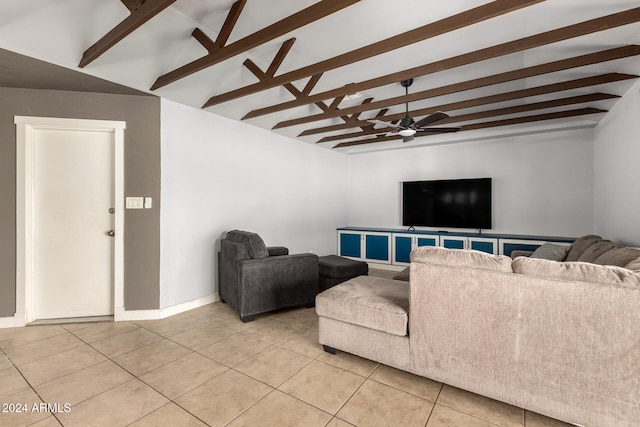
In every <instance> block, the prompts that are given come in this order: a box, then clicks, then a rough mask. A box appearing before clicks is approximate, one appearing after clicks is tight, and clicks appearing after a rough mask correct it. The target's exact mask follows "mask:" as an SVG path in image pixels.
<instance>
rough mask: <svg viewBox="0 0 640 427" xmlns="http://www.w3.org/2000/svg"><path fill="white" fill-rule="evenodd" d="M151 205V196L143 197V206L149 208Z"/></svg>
mask: <svg viewBox="0 0 640 427" xmlns="http://www.w3.org/2000/svg"><path fill="white" fill-rule="evenodd" d="M152 207H153V201H152V199H151V197H145V198H144V208H145V209H151V208H152Z"/></svg>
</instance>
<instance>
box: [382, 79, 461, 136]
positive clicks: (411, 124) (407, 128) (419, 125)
mask: <svg viewBox="0 0 640 427" xmlns="http://www.w3.org/2000/svg"><path fill="white" fill-rule="evenodd" d="M400 84H401V85H402V87H403V88H404V89H405V95H407V96H408V95H409V86H411V85H412V84H413V79H407V80H403V81H401V82H400ZM448 117H449V115H448V114H446V113H443V112H442V111H437V112H435V113H433V114H429V115H428V116H427V117H425V118H423V119H420V120H419V121H417V122H416V121H415V120H413V118H412V117H411V116H409V103H408V102H407V103H405V115H404V118H403V119H402V120H400V123H398V124H397V125H396V124H394V123H388V122H383V121H382V120H369V123H373V124H377V125H382V126H385V127H386V128H394V129H397V130H395V131H393V132H391V133H390V134H391V135H393V134H394V133H397V134H398V135H400V136H401V137H402V142H409V141H412V140H413V136H414V135H415V134H416V133H417V132H429V133H450V132H457V131H459V130H460V128H459V127H447V128H428V127H426V126H428V125H430V124H432V123H435V122H439V121H440V120H444V119H446V118H448ZM380 133H384V134H387V133H389V132H388V130H387V129H385V128H381V129H380Z"/></svg>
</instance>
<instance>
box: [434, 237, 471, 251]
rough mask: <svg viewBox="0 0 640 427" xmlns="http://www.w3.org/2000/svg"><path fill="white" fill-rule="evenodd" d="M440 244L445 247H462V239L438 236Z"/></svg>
mask: <svg viewBox="0 0 640 427" xmlns="http://www.w3.org/2000/svg"><path fill="white" fill-rule="evenodd" d="M440 240H442V246H444V247H445V248H447V249H464V242H465V241H464V239H454V238H451V237H440Z"/></svg>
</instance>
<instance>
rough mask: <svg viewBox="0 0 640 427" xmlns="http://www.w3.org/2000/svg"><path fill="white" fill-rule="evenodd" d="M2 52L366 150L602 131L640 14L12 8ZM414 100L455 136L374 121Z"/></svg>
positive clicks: (257, 6) (25, 4) (620, 3)
mask: <svg viewBox="0 0 640 427" xmlns="http://www.w3.org/2000/svg"><path fill="white" fill-rule="evenodd" d="M0 48H5V49H8V50H11V51H14V52H18V53H22V54H25V55H29V56H33V57H36V58H39V59H42V60H45V61H48V62H51V63H53V64H57V65H61V66H63V67H66V68H69V69H72V70H78V71H81V72H83V73H85V74H89V75H93V76H96V77H99V78H101V79H105V80H108V81H110V82H114V83H117V84H119V85H123V86H127V87H130V88H133V89H135V90H138V91H143V92H146V93H152V94H154V95H157V96H161V97H164V98H167V99H170V100H173V101H176V102H179V103H183V104H186V105H190V106H193V107H195V108H204V109H205V110H206V111H209V112H212V113H215V114H219V115H222V116H226V117H229V118H232V119H235V120H241V121H245V122H247V123H250V124H252V125H255V126H259V127H262V128H265V129H269V130H272V131H273V132H277V133H279V134H282V135H285V136H288V137H291V138H296V139H298V140H299V141H300V143H308V144H318V145H319V146H321V147H325V148H327V149H333V150H339V151H344V152H349V153H357V152H362V151H370V150H379V149H396V148H405V147H411V146H420V145H428V144H442V143H455V142H468V141H475V140H481V139H491V138H497V137H501V136H505V135H519V134H526V133H541V134H542V133H546V132H555V131H560V130H567V129H576V128H584V127H593V126H595V125H596V124H597V123H598V122H599V120H601V119H602V117H604V116H605V114H606V113H607V111H608V110H609V109H610V108H611V107H612V106H613V104H614V103H615V102H616V100H617V99H618V97H619V96H621V95H622V94H624V93H625V91H627V90H628V89H629V88H630V86H631V85H632V84H633V82H634V81H635V80H636V79H637V75H636V74H640V2H639V1H638V0H496V1H490V2H488V1H486V0H456V1H449V2H433V1H424V0H402V1H396V2H390V1H388V0H296V1H280V0H236V1H233V0H56V1H46V2H43V1H42V0H3V1H2V2H1V3H0ZM0 61H2V58H1V57H0ZM0 65H1V66H2V67H5V68H6V64H1V63H0ZM405 79H413V84H412V85H411V86H410V87H409V88H407V90H408V95H406V94H405V88H404V87H402V86H401V84H400V82H401V81H403V80H405ZM406 102H409V104H408V110H409V115H410V116H411V117H412V118H413V119H415V121H420V120H421V119H423V118H425V117H427V116H429V115H430V114H433V113H435V112H437V111H444V112H446V113H447V114H448V115H449V116H450V117H449V118H446V119H444V120H440V121H437V122H435V123H433V124H432V125H431V126H430V127H436V128H439V127H449V128H451V127H459V128H460V131H459V132H455V133H435V132H436V131H433V132H418V133H417V134H416V135H415V137H414V139H413V140H412V141H410V142H403V138H402V136H399V135H397V134H396V133H390V132H392V131H394V130H397V129H394V128H393V127H386V126H385V125H384V124H375V125H374V124H373V123H371V122H370V121H369V120H371V119H377V120H378V121H379V122H390V123H392V124H393V123H397V121H398V120H400V119H402V118H403V117H404V116H405V107H406V105H405V103H406ZM212 143H215V135H212Z"/></svg>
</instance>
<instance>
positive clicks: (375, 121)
mask: <svg viewBox="0 0 640 427" xmlns="http://www.w3.org/2000/svg"><path fill="white" fill-rule="evenodd" d="M367 121H368V122H369V123H373V124H375V125H381V126H386V127H388V128H396V129H397V128H400V126H398V125H394V124H393V123H389V122H383V121H382V120H376V119H371V120H367Z"/></svg>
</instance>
